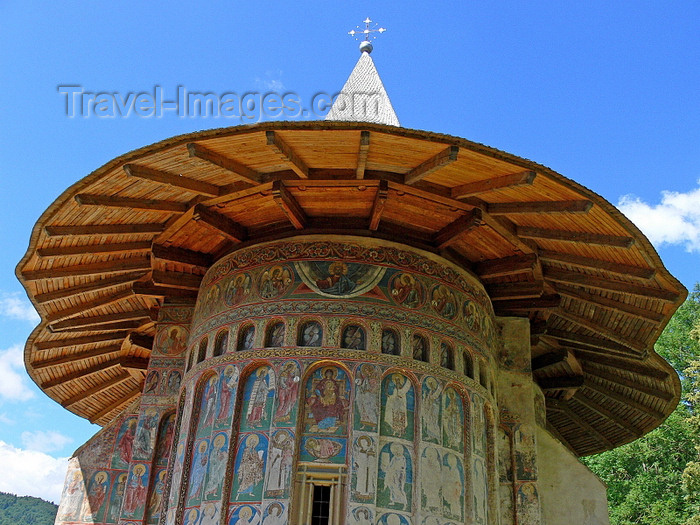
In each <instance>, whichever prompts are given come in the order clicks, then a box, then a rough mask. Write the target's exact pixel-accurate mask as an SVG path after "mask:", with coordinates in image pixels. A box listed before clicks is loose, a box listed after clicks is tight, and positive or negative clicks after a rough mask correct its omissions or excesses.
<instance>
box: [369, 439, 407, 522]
mask: <svg viewBox="0 0 700 525" xmlns="http://www.w3.org/2000/svg"><path fill="white" fill-rule="evenodd" d="M412 487H413V462H412V460H411V454H410V453H409V451H408V448H406V447H405V446H404V445H402V444H400V443H397V442H391V443H387V444H386V445H384V446H383V447H382V451H381V453H380V456H379V475H378V480H377V506H378V507H383V508H385V509H394V510H403V511H410V510H411V501H412V490H413V489H412Z"/></svg>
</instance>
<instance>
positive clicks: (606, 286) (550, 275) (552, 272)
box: [544, 268, 678, 302]
mask: <svg viewBox="0 0 700 525" xmlns="http://www.w3.org/2000/svg"><path fill="white" fill-rule="evenodd" d="M544 276H545V278H546V279H548V280H550V281H554V282H558V283H564V284H574V285H578V286H584V287H586V288H594V289H596V290H605V291H608V292H620V293H623V294H631V295H638V296H640V297H652V298H654V299H660V300H662V301H668V302H675V301H677V300H678V294H677V293H676V292H671V291H669V290H663V289H661V288H652V287H650V286H642V285H639V284H636V283H629V282H625V281H614V280H610V279H603V278H602V277H596V276H593V275H586V274H584V273H580V272H569V271H567V270H559V269H555V268H545V269H544Z"/></svg>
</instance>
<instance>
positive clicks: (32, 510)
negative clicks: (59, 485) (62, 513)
mask: <svg viewBox="0 0 700 525" xmlns="http://www.w3.org/2000/svg"><path fill="white" fill-rule="evenodd" d="M57 511H58V506H56V505H54V504H53V503H51V502H48V501H44V500H43V499H40V498H33V497H31V496H21V497H20V496H15V495H14V494H8V493H6V492H0V525H52V524H53V522H54V520H55V519H56V512H57Z"/></svg>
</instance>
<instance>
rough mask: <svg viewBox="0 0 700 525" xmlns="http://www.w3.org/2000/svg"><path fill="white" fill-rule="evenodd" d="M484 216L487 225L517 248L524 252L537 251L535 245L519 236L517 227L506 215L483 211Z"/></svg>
mask: <svg viewBox="0 0 700 525" xmlns="http://www.w3.org/2000/svg"><path fill="white" fill-rule="evenodd" d="M482 212H483V210H482ZM482 216H483V219H484V223H486V226H488V227H489V228H491V229H492V230H493V231H494V232H495V233H497V234H498V235H500V236H501V237H503V239H505V240H506V241H508V242H509V243H510V244H512V245H513V246H514V247H515V248H516V249H517V250H519V251H521V252H522V253H535V248H533V246H531V245H530V244H528V243H527V242H526V241H525V240H524V239H521V238H520V237H518V234H517V227H516V226H515V224H513V223H512V222H511V221H509V220H508V219H507V218H506V217H494V216H493V215H489V214H488V213H485V212H483V213H482Z"/></svg>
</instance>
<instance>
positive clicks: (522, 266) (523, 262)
mask: <svg viewBox="0 0 700 525" xmlns="http://www.w3.org/2000/svg"><path fill="white" fill-rule="evenodd" d="M536 264H537V255H535V254H534V253H530V254H527V255H514V256H512V257H503V258H502V259H489V260H486V261H481V262H480V263H477V264H476V265H474V272H475V273H476V274H477V275H478V276H479V277H480V278H481V279H495V278H498V277H506V276H510V275H518V274H521V273H530V272H532V271H533V270H534V268H535V265H536Z"/></svg>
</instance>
